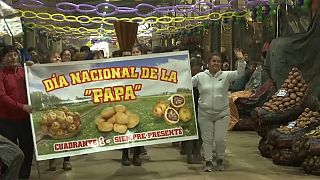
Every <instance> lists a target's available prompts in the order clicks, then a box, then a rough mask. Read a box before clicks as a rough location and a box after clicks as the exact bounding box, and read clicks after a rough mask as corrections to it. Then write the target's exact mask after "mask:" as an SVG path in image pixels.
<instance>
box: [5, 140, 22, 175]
mask: <svg viewBox="0 0 320 180" xmlns="http://www.w3.org/2000/svg"><path fill="white" fill-rule="evenodd" d="M23 160H24V154H23V152H22V151H21V149H20V148H19V147H18V146H17V145H15V144H14V143H13V142H11V141H10V140H9V139H7V138H5V137H3V136H2V135H0V179H4V180H17V179H18V178H19V171H20V168H21V165H22V163H23Z"/></svg>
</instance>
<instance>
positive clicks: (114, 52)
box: [112, 50, 122, 57]
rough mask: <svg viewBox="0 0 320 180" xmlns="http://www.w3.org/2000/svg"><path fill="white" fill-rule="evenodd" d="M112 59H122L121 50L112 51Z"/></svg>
mask: <svg viewBox="0 0 320 180" xmlns="http://www.w3.org/2000/svg"><path fill="white" fill-rule="evenodd" d="M112 57H122V51H121V50H117V51H113V52H112Z"/></svg>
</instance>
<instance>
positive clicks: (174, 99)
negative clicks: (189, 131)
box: [170, 94, 186, 110]
mask: <svg viewBox="0 0 320 180" xmlns="http://www.w3.org/2000/svg"><path fill="white" fill-rule="evenodd" d="M185 104H186V100H185V98H184V97H183V96H182V95H180V94H174V95H172V96H171V97H170V105H171V107H173V108H174V109H176V110H179V109H180V108H182V107H183V106H184V105H185Z"/></svg>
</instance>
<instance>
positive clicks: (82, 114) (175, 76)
mask: <svg viewBox="0 0 320 180" xmlns="http://www.w3.org/2000/svg"><path fill="white" fill-rule="evenodd" d="M25 68H26V81H27V90H28V98H29V102H30V104H31V105H32V107H33V108H34V111H33V112H32V116H31V121H32V131H33V138H34V142H35V147H36V157H37V160H45V159H52V158H59V157H65V156H74V155H80V154H89V153H95V152H101V151H108V150H114V149H122V148H129V147H135V146H144V145H152V144H160V143H169V142H176V141H185V140H192V139H197V138H198V132H197V123H196V121H195V111H194V105H193V103H194V102H193V96H192V84H191V73H190V64H189V55H188V52H186V51H182V52H174V53H165V54H152V55H142V56H127V57H121V58H114V59H103V60H92V61H79V62H66V63H58V64H41V65H33V66H31V67H25Z"/></svg>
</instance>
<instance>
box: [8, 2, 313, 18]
mask: <svg viewBox="0 0 320 180" xmlns="http://www.w3.org/2000/svg"><path fill="white" fill-rule="evenodd" d="M234 1H235V0H228V3H226V4H219V5H216V4H215V3H214V2H205V1H199V2H197V3H195V4H177V5H174V6H161V7H158V6H154V5H152V4H147V3H140V4H138V5H136V6H135V7H122V6H121V7H120V6H119V7H118V6H116V5H113V4H111V3H99V4H96V5H92V4H76V3H73V2H59V3H57V4H46V3H44V2H42V1H40V0H19V3H16V4H14V6H15V7H28V8H47V7H55V8H56V9H57V11H59V12H62V13H76V12H78V13H83V14H96V15H98V16H101V17H107V16H113V15H117V14H129V13H131V14H132V13H134V14H136V15H137V16H140V17H149V16H152V15H155V14H166V13H177V14H185V13H196V14H198V15H207V14H210V13H212V12H218V11H220V10H221V9H228V10H233V11H242V10H243V9H244V8H234V7H232V3H233V2H234ZM270 1H273V3H274V2H277V4H280V3H287V1H285V0H245V2H244V6H245V7H247V8H253V7H256V6H258V5H260V6H261V5H268V4H269V5H270ZM296 1H297V3H296V4H299V3H300V4H301V3H302V4H305V3H304V1H309V2H310V0H296ZM290 4H291V2H290V3H289V5H290ZM142 9H148V10H149V11H148V12H147V13H141V10H142Z"/></svg>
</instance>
